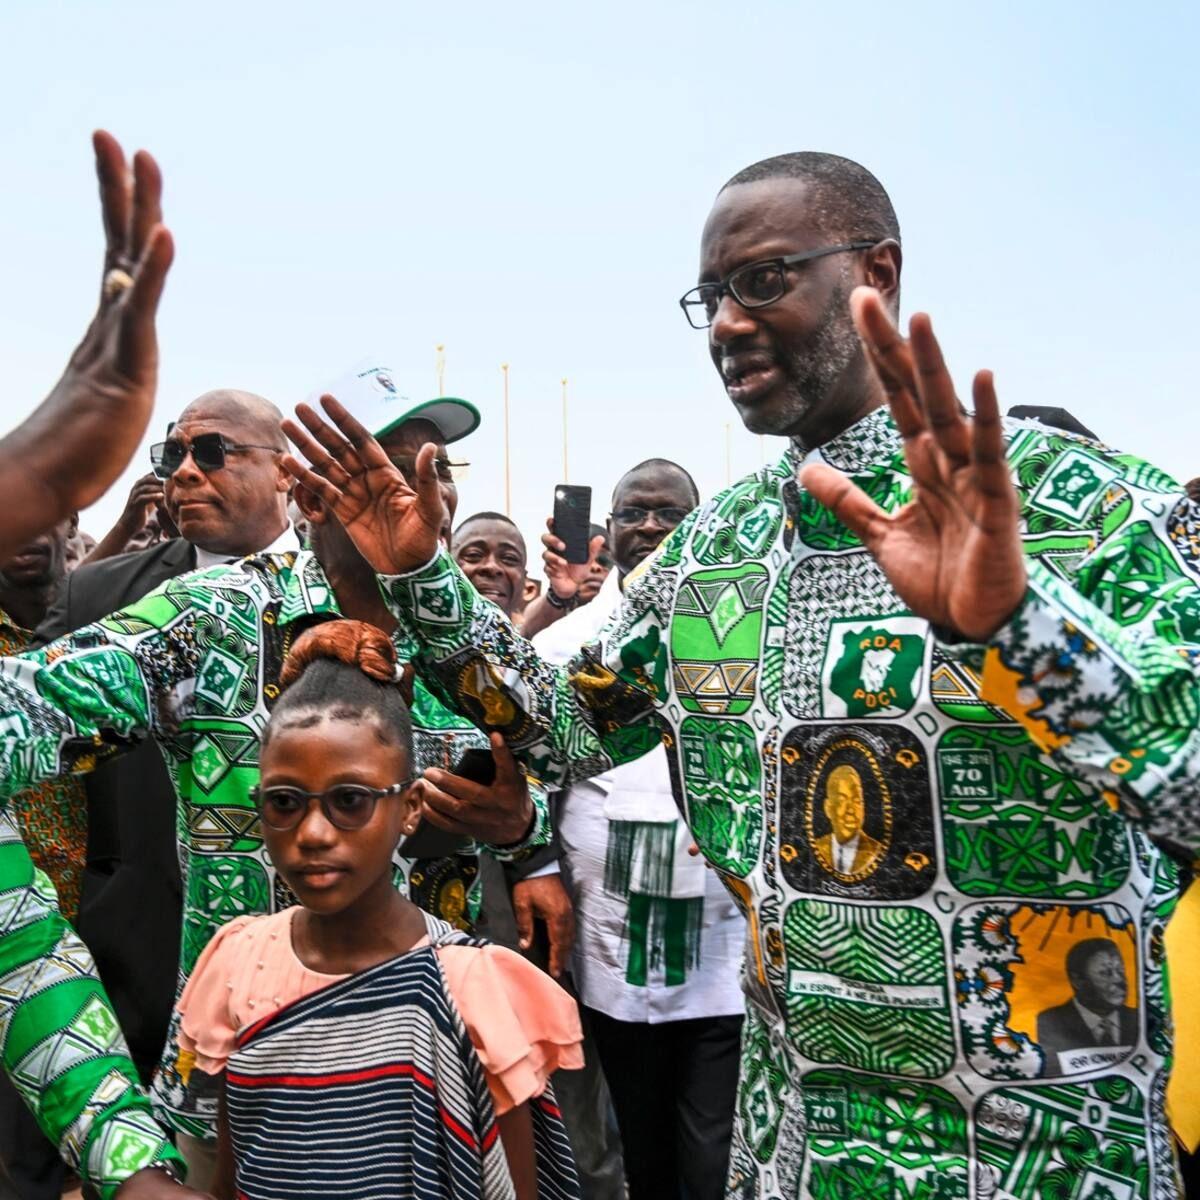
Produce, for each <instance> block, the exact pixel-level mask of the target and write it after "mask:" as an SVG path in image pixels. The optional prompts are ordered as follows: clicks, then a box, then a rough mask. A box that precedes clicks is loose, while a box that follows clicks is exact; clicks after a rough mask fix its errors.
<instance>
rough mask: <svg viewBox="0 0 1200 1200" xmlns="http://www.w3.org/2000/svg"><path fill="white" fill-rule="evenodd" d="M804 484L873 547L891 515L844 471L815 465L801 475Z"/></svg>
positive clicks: (838, 517)
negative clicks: (888, 515) (876, 535)
mask: <svg viewBox="0 0 1200 1200" xmlns="http://www.w3.org/2000/svg"><path fill="white" fill-rule="evenodd" d="M800 484H801V486H802V487H804V488H805V489H806V490H807V491H808V492H809V494H810V495H812V496H813V497H814V498H815V499H816V500H818V501H819V502H820V503H821V504H823V505H825V507H826V508H827V509H829V510H830V511H831V512H832V513H833V515H834V516H835V517H837V519H838V520H839V521H841V522H842V524H843V525H845V526H846V527H847V528H848V529H850V530H851V531H852V532H854V533H856V534H857V535H858V537H859V540H860V541H862V543H863V545H865V546H868V547H869V546H870V545H871V543H872V541H873V540H874V536H875V534H876V533H877V531H878V527H879V525H880V523H881V522H884V521H886V520H887V514H886V513H885V512H884V511H883V509H882V508H880V507H879V505H878V504H876V503H875V501H874V500H872V499H871V498H870V496H868V495H867V494H866V492H864V491H863V490H862V488H860V487H859V486H858V485H857V484H855V483H852V482H851V481H850V480H849V479H847V478H846V476H845V475H843V474H842V473H841V471H838V470H835V469H834V468H833V467H830V466H827V465H826V464H825V463H811V464H810V465H809V466H807V467H805V468H804V470H803V471H801V472H800Z"/></svg>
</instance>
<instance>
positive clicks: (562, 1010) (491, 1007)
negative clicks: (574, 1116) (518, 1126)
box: [438, 946, 583, 1115]
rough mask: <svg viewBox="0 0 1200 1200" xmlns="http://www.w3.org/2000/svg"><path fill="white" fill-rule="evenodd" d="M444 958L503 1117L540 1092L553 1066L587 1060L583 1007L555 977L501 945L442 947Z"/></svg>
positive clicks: (575, 1064)
mask: <svg viewBox="0 0 1200 1200" xmlns="http://www.w3.org/2000/svg"><path fill="white" fill-rule="evenodd" d="M438 959H439V961H440V962H441V964H442V972H443V974H444V975H445V978H446V986H447V988H449V990H450V995H451V996H452V997H453V999H454V1003H455V1004H456V1005H457V1007H458V1011H459V1012H460V1013H461V1014H462V1019H463V1024H465V1025H466V1027H467V1033H468V1034H469V1035H470V1038H471V1044H472V1045H473V1046H474V1047H475V1052H476V1053H477V1054H478V1055H479V1061H480V1062H481V1063H482V1065H483V1069H484V1073H485V1074H486V1076H487V1082H488V1088H489V1089H490V1090H491V1093H492V1102H493V1103H494V1105H495V1108H496V1113H497V1115H501V1114H503V1113H506V1112H509V1111H510V1110H511V1109H513V1108H516V1107H518V1106H519V1105H521V1104H524V1103H525V1102H526V1101H527V1100H529V1099H531V1098H532V1097H534V1096H540V1095H541V1094H542V1092H544V1091H545V1090H546V1082H547V1080H548V1079H549V1078H550V1076H551V1074H552V1073H553V1072H554V1071H557V1070H560V1069H566V1070H578V1069H579V1068H580V1067H582V1066H583V1030H582V1029H581V1027H580V1024H579V1010H578V1008H576V1006H575V1001H574V1000H572V999H571V997H570V996H568V995H567V993H566V992H564V991H563V989H562V988H560V987H559V986H558V984H557V983H555V982H554V980H553V979H551V978H550V976H549V975H547V974H545V973H544V972H542V971H539V970H538V969H537V967H535V966H534V965H533V964H532V963H529V962H526V960H525V959H523V958H522V957H521V956H520V955H519V954H516V953H514V952H513V951H512V950H506V949H505V948H504V947H503V946H484V947H482V948H480V947H472V946H441V947H439V949H438Z"/></svg>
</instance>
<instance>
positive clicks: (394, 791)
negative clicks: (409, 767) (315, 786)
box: [250, 775, 416, 833]
mask: <svg viewBox="0 0 1200 1200" xmlns="http://www.w3.org/2000/svg"><path fill="white" fill-rule="evenodd" d="M415 778H416V777H415V776H413V775H410V776H409V777H408V778H407V779H402V780H400V782H399V783H393V784H391V785H390V786H389V787H385V788H373V787H368V786H367V785H366V784H365V783H335V784H334V785H333V787H331V788H327V789H326V790H325V791H323V792H306V791H305V790H304V789H303V788H298V787H291V786H290V785H288V784H279V785H278V786H276V787H269V788H261V787H258V786H255V787H252V788H251V789H250V799H251V800H253V801H254V808H255V811H256V812H257V813H258V816H259V820H261V821H262V823H263V824H264V825H265V826H266V827H267V828H268V829H273V830H275V832H276V833H289V832H291V830H293V829H295V828H296V827H297V826H298V825H299V824H300V822H301V821H303V820H304V819H305V817H307V816H308V809H309V805H310V803H311V802H312V801H313V800H316V801H318V802H319V803H320V805H321V813H322V815H323V816H324V817H325V820H327V821H328V822H329V823H330V825H332V826H333V827H334V829H340V830H341V831H342V832H343V833H355V832H357V831H358V830H359V829H363V828H365V827H366V826H367V825H369V824H370V823H371V818H372V817H373V816H374V815H375V809H376V807H377V806H378V804H379V801H380V800H382V799H383V797H384V796H399V795H401V794H402V793H403V792H405V791H406V790H407V789H408V788H410V787H412V785H413V781H414V779H415ZM346 788H351V789H353V790H354V791H358V792H366V793H367V794H368V795H369V796H370V797H371V807H370V809H369V810H368V811H367V815H366V816H365V817H364V818H363V821H362V824H361V825H345V824H343V823H342V821H341V819H340V818H338V817H337V816H335V815H334V812H333V809H332V807H331V806H330V800H329V797H330V796H331V795H332V794H333V793H334V792H339V791H343V790H344V789H346ZM268 792H287V793H288V794H289V795H292V796H299V797H300V798H301V799H302V800H303V801H304V807H303V808H299V809H297V810H296V819H295V820H294V821H293V822H292V823H291V824H290V825H275V824H272V822H270V821H268V820H267V817H266V814H265V813H264V812H263V797H264V796H265V795H266V794H267V793H268Z"/></svg>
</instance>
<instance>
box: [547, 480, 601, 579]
mask: <svg viewBox="0 0 1200 1200" xmlns="http://www.w3.org/2000/svg"><path fill="white" fill-rule="evenodd" d="M591 528H592V489H591V488H590V487H581V486H579V485H576V484H570V483H560V484H559V485H558V487H556V488H555V489H554V536H555V537H556V538H561V539H562V541H563V542H564V543H565V544H566V550H564V551H563V558H565V559H566V560H567V562H569V563H585V562H587V560H588V543H589V542H590V541H591V538H590V536H589V534H590V532H591Z"/></svg>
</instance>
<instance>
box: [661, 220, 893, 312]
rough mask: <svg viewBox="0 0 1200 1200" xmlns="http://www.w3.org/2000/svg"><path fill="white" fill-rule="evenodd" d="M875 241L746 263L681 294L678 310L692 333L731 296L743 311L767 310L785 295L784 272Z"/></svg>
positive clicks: (785, 279)
mask: <svg viewBox="0 0 1200 1200" xmlns="http://www.w3.org/2000/svg"><path fill="white" fill-rule="evenodd" d="M875 244H876V243H875V242H874V241H869V242H868V241H857V242H843V243H841V244H840V245H837V246H822V247H820V249H817V250H805V251H803V252H802V253H800V254H785V255H783V256H782V257H781V258H764V259H763V260H762V261H761V262H753V263H747V264H746V265H745V266H744V267H738V269H737V270H736V271H732V272H731V273H730V274H729V275H727V276H726V277H725V278H724V279H722V280H721V282H720V283H702V284H700V285H699V286H698V287H694V288H692V290H691V291H690V292H684V294H683V295H682V296H680V298H679V307H680V308H682V309H683V312H684V316H686V317H687V319H688V323H689V324H690V325H691V327H692V328H693V329H707V328H708V327H709V326H710V325H711V324H712V321H713V317H715V316H716V315H717V309H718V308H719V307H720V304H721V297H722V296H724V295H725V294H726V293H728V294H729V295H731V296H732V297H733V298H734V299H735V300H736V301H737V302H738V303H739V304H740V305H741V306H742V307H743V308H766V306H767V305H768V304H774V303H775V301H776V300H779V299H781V298H782V297H783V296H784V294H785V293H786V292H787V269H788V267H794V266H796V265H797V264H798V263H802V262H811V261H812V260H813V259H814V258H825V257H826V255H829V254H844V253H845V252H846V251H848V250H869V249H870V248H871V247H872V246H874V245H875Z"/></svg>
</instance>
